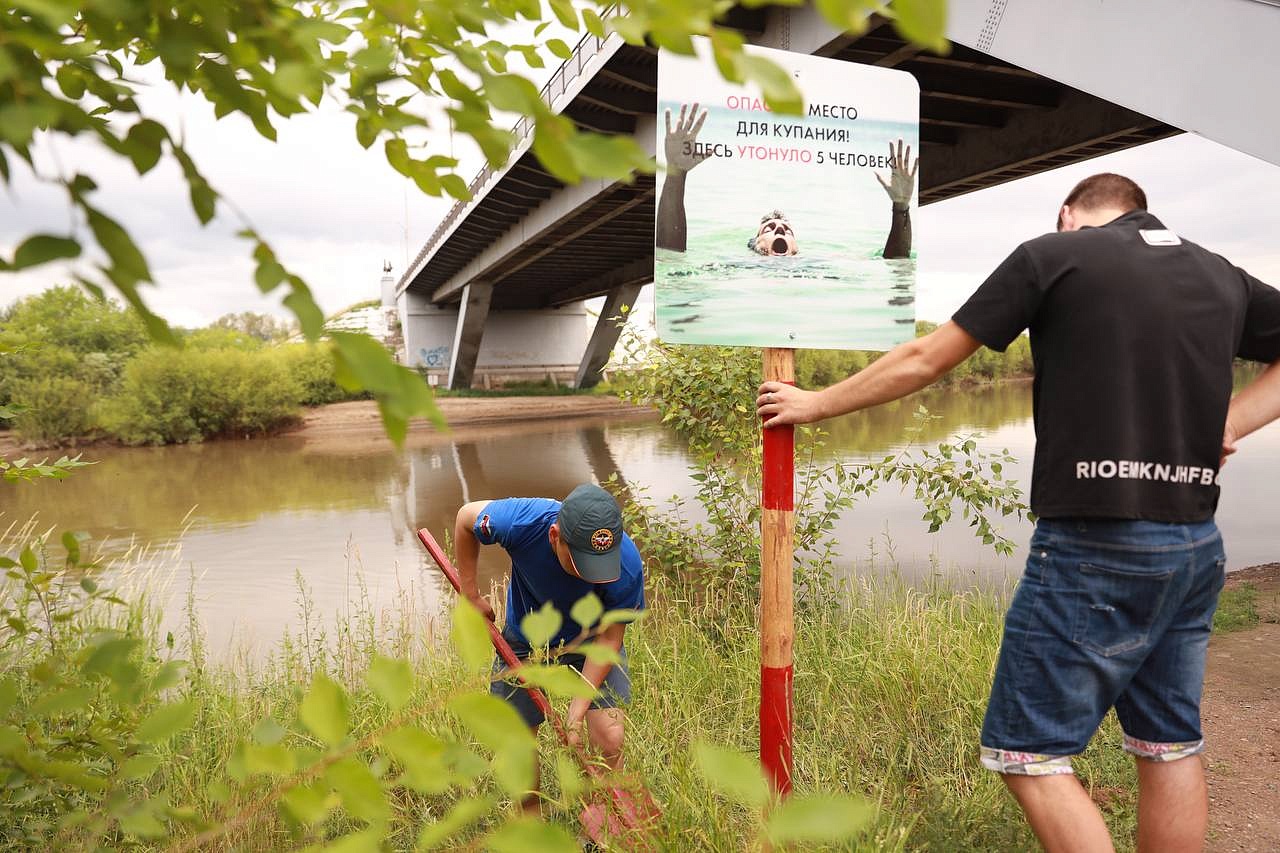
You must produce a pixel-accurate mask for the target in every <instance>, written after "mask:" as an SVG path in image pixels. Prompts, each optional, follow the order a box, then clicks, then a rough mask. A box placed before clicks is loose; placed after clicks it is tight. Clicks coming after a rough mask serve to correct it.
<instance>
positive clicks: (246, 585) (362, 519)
mask: <svg viewBox="0 0 1280 853" xmlns="http://www.w3.org/2000/svg"><path fill="white" fill-rule="evenodd" d="M920 403H923V404H924V405H925V406H926V407H928V408H929V409H930V410H931V411H932V412H933V413H934V414H936V415H939V416H940V417H939V418H938V419H936V420H934V421H932V422H931V423H930V424H929V426H928V427H927V430H926V432H925V433H924V434H923V435H922V436H921V437H920V439H919V440H920V441H921V442H927V443H936V442H938V441H940V440H944V439H948V438H954V437H955V436H957V435H962V434H968V433H972V432H980V433H982V438H981V439H980V440H979V445H980V446H981V447H983V448H986V449H1004V448H1007V449H1008V450H1009V451H1010V452H1011V453H1012V454H1013V455H1014V456H1015V457H1016V458H1017V460H1018V461H1017V464H1015V465H1012V466H1008V467H1006V468H1005V474H1006V475H1007V476H1008V477H1010V478H1011V479H1014V480H1016V481H1017V482H1018V483H1019V484H1020V485H1021V486H1022V487H1023V488H1024V489H1025V488H1026V487H1027V486H1028V485H1029V477H1030V461H1031V453H1032V447H1033V439H1034V434H1033V430H1032V425H1031V392H1030V385H1029V384H1024V383H1008V384H1004V385H998V386H993V387H988V388H979V389H973V390H964V391H952V390H945V389H944V390H936V391H930V392H925V393H924V394H921V395H918V396H917V397H913V398H911V399H909V400H906V401H900V402H898V403H896V404H890V405H888V406H883V407H880V408H879V409H876V410H873V411H870V412H863V413H859V414H856V415H850V416H848V417H845V418H841V419H839V420H836V421H833V422H831V423H830V424H829V425H828V426H829V429H830V432H831V438H830V441H829V444H828V447H827V448H826V450H825V452H826V453H828V454H829V455H830V456H832V457H838V458H840V459H844V460H847V461H858V460H865V459H875V458H881V457H883V456H884V455H885V454H886V453H887V452H889V451H890V450H892V449H894V448H898V447H901V446H902V444H903V441H904V430H905V429H906V428H907V427H909V426H911V424H912V413H913V412H914V410H915V408H916V406H917V405H918V404H920ZM86 458H92V459H94V460H96V462H97V464H95V465H93V466H92V467H90V468H85V469H82V470H81V471H78V472H76V473H75V474H74V476H73V477H71V478H70V479H68V480H65V481H61V482H52V481H49V482H41V483H36V484H28V485H16V486H10V487H8V488H6V489H4V490H3V503H0V529H2V528H3V527H5V526H8V525H10V524H13V523H17V524H21V523H23V522H25V521H27V520H28V519H30V518H31V517H32V516H37V517H38V519H39V524H40V526H41V527H42V528H49V527H53V528H56V529H58V530H62V529H74V530H77V531H84V532H86V533H88V534H89V536H90V537H91V539H92V540H93V542H94V545H95V547H96V548H97V549H98V551H99V553H101V554H102V555H103V556H104V557H106V558H108V559H115V560H116V561H117V562H121V563H124V564H126V565H130V566H134V567H135V568H134V570H133V571H134V574H135V575H146V577H147V582H148V583H149V584H150V585H151V586H152V587H153V588H155V589H156V590H157V593H156V600H157V603H158V604H159V606H160V608H161V609H162V611H163V613H164V622H165V624H166V626H167V627H169V628H176V627H177V626H179V625H180V624H181V623H182V620H183V612H184V605H185V603H186V601H187V598H188V595H189V594H190V596H191V601H192V602H193V604H194V608H195V611H196V613H197V615H198V617H199V619H200V621H201V624H202V626H203V629H204V631H205V634H206V636H207V640H208V643H209V647H210V650H211V651H212V653H213V654H214V655H215V656H219V657H223V656H228V655H230V656H237V655H247V656H249V657H257V656H258V655H260V654H261V653H262V651H263V650H264V649H269V648H271V647H272V646H273V645H274V644H275V643H276V642H277V641H278V640H279V638H280V637H281V635H282V634H283V633H284V632H287V631H293V632H296V631H297V629H298V626H299V625H300V624H301V622H302V621H303V619H304V618H306V619H311V620H318V621H319V623H320V624H325V625H329V626H332V625H333V624H334V619H335V617H337V618H339V619H341V618H342V617H344V616H346V615H348V614H349V613H350V612H351V611H352V608H353V607H355V606H356V605H355V602H357V601H358V600H360V598H361V597H366V598H367V601H368V604H369V606H370V607H371V609H372V610H373V611H375V612H379V613H384V614H388V615H390V614H393V613H395V612H397V611H399V612H403V611H405V610H406V609H407V610H409V611H410V612H412V613H414V614H418V615H422V616H429V615H430V614H433V613H436V612H438V611H439V608H440V602H441V601H443V600H444V598H443V590H442V589H441V586H442V583H443V581H442V579H441V578H440V576H439V575H438V573H436V572H433V571H431V570H430V568H431V567H430V565H429V561H428V560H427V559H426V557H425V555H424V553H423V551H422V548H421V546H420V545H419V544H418V542H417V540H416V539H415V537H414V533H413V532H414V530H416V529H417V528H418V527H424V526H425V527H429V528H430V529H431V530H432V531H433V532H435V533H436V535H437V536H439V535H440V534H442V533H443V532H444V531H445V530H448V529H451V527H452V519H453V514H454V512H456V510H457V508H458V506H459V505H461V504H462V503H464V502H466V501H468V500H475V499H482V498H491V497H502V496H507V495H547V496H563V495H564V494H565V493H566V492H568V491H569V489H571V488H572V487H573V486H574V485H575V484H577V483H579V482H582V481H584V480H591V479H596V480H604V479H606V478H607V477H609V475H610V474H613V473H617V474H618V475H619V476H620V477H622V478H623V479H624V480H626V482H627V483H629V484H631V485H633V486H637V487H644V488H645V489H646V490H647V492H648V495H649V497H650V498H663V497H666V496H669V495H681V496H686V497H687V496H691V495H692V494H693V489H694V483H693V482H692V481H691V480H690V479H689V477H688V471H687V469H686V465H687V457H686V455H685V452H684V449H683V446H682V444H681V442H680V441H679V440H678V439H677V438H676V437H674V436H673V435H672V434H671V433H670V432H669V431H667V430H665V429H664V428H662V427H661V426H660V425H658V424H657V422H656V419H654V418H652V417H622V418H611V419H601V418H594V419H581V420H568V421H566V420H554V421H535V422H524V423H519V424H511V425H506V426H500V427H477V428H459V429H457V430H455V432H454V433H453V434H451V435H449V436H439V437H433V438H432V439H430V440H428V441H427V442H426V443H425V444H424V445H420V446H415V447H413V448H412V449H409V450H406V451H403V452H401V453H396V452H393V451H390V450H383V449H377V448H376V447H375V446H371V445H369V444H367V443H355V442H353V443H352V444H351V446H350V447H347V446H346V445H344V444H343V443H342V442H341V441H326V442H322V443H319V444H308V443H307V442H306V441H305V440H303V439H302V438H299V437H296V436H284V437H278V438H269V439H257V440H248V441H222V442H210V443H207V444H198V445H186V446H172V447H159V448H107V447H103V448H93V449H92V450H91V451H89V452H88V453H86ZM1222 482H1223V499H1222V504H1221V506H1220V508H1219V513H1218V520H1219V524H1220V526H1221V527H1222V530H1223V534H1224V536H1225V537H1226V542H1227V554H1228V561H1229V568H1231V569H1235V568H1242V567H1244V566H1248V565H1254V564H1257V563H1264V562H1270V561H1273V560H1277V559H1280V540H1278V539H1277V537H1276V535H1275V532H1274V530H1273V528H1272V527H1271V525H1272V524H1273V523H1274V521H1273V516H1272V515H1271V511H1269V510H1266V509H1265V508H1266V507H1274V506H1276V505H1277V503H1280V428H1273V429H1271V430H1264V431H1263V432H1261V433H1259V434H1257V435H1255V436H1252V437H1250V438H1249V439H1247V440H1246V441H1245V442H1244V443H1243V444H1242V450H1241V452H1240V454H1239V455H1238V456H1237V457H1235V458H1234V459H1233V460H1232V462H1231V463H1230V464H1229V465H1228V466H1227V467H1226V469H1225V471H1224V472H1223V475H1222ZM921 512H922V509H921V508H920V506H919V505H918V504H917V503H916V502H915V501H914V499H913V498H912V497H911V495H910V494H904V493H901V492H900V491H899V490H898V489H897V488H896V487H885V488H882V489H881V490H880V492H879V493H877V494H876V495H874V496H872V497H871V498H869V499H866V500H864V501H862V502H860V503H859V504H857V505H856V506H855V508H854V509H853V510H852V511H850V512H849V513H848V514H847V515H846V516H845V517H844V518H842V519H841V520H840V522H839V525H838V528H837V535H838V538H839V541H840V558H839V561H838V562H839V565H838V569H839V571H841V572H844V573H853V572H861V573H866V572H897V573H899V574H901V575H902V576H903V577H905V578H906V579H907V580H909V581H910V582H913V583H922V582H925V581H926V580H927V579H928V578H929V577H930V576H931V575H940V576H943V577H945V578H946V579H947V580H948V581H949V582H952V583H957V584H960V585H973V584H977V585H983V586H992V585H997V586H998V585H1002V584H1005V583H1007V582H1008V581H1009V580H1011V579H1013V578H1016V577H1017V574H1018V573H1019V571H1020V569H1021V560H1022V556H1023V555H1022V551H1021V548H1022V546H1023V545H1024V544H1025V541H1026V539H1027V537H1028V536H1029V533H1030V525H1029V524H1028V523H1026V522H1025V521H1024V522H1017V521H1014V520H1011V519H1006V520H1005V522H1004V524H1003V526H1002V528H1001V529H1002V530H1003V531H1004V532H1005V533H1006V534H1007V535H1009V536H1010V537H1012V538H1013V539H1014V540H1015V541H1016V542H1017V543H1018V544H1019V551H1018V552H1017V553H1015V555H1014V557H1012V558H1004V557H1000V556H998V555H996V554H995V553H994V552H993V551H992V550H991V548H990V547H988V546H984V545H982V543H981V542H979V541H978V540H977V539H976V538H974V536H973V535H972V533H971V531H970V529H969V528H968V527H966V526H965V523H964V522H963V521H961V520H958V519H957V520H956V521H954V522H952V524H951V525H950V526H948V527H947V528H944V529H943V530H942V531H940V532H939V533H936V534H929V533H928V532H927V526H926V525H925V524H924V523H923V522H921V521H920V515H921ZM484 552H485V553H484V554H483V559H482V566H481V568H482V572H483V573H484V575H485V576H486V577H487V578H494V577H497V576H498V575H499V574H501V572H502V570H503V569H504V567H505V566H504V563H503V561H502V554H501V551H500V549H497V548H487V549H484ZM122 558H124V559H122ZM302 588H305V589H306V590H307V591H308V592H307V598H308V599H309V604H308V605H307V609H306V613H304V607H303V603H302V600H303V597H302V594H301V592H300V590H301V589H302Z"/></svg>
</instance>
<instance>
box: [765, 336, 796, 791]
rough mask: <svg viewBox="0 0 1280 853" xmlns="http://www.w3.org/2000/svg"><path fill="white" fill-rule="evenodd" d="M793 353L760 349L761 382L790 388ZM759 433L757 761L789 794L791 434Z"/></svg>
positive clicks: (780, 429) (787, 431)
mask: <svg viewBox="0 0 1280 853" xmlns="http://www.w3.org/2000/svg"><path fill="white" fill-rule="evenodd" d="M795 355H796V351H795V350H793V349H782V348H776V347H770V348H766V349H765V351H764V378H765V380H766V381H768V380H776V381H778V382H785V383H787V384H789V385H794V384H795V381H796V373H795ZM763 432H764V476H763V483H762V490H761V510H762V512H761V514H760V540H761V552H760V763H761V764H763V765H764V768H765V772H766V774H768V776H769V780H770V781H771V782H772V783H773V789H774V790H775V791H776V792H777V793H778V794H779V795H780V796H785V795H787V794H789V793H790V792H791V707H792V700H791V681H792V659H791V646H792V641H793V639H794V637H795V626H794V624H793V616H792V592H791V575H792V558H793V551H794V548H795V545H794V541H793V540H794V535H795V430H794V428H793V427H791V426H789V425H788V426H782V427H775V428H774V429H766V430H764V431H763Z"/></svg>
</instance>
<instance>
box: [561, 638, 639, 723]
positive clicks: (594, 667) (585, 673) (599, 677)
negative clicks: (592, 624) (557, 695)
mask: <svg viewBox="0 0 1280 853" xmlns="http://www.w3.org/2000/svg"><path fill="white" fill-rule="evenodd" d="M626 627H627V626H626V625H623V624H614V625H610V626H609V627H608V628H605V629H604V630H603V631H601V632H600V633H599V634H598V635H597V636H596V638H595V639H594V640H593V642H595V643H596V644H598V645H601V646H607V647H608V648H611V649H613V650H614V651H615V652H619V651H621V650H622V634H623V631H624V630H625V629H626ZM611 669H613V664H611V663H608V662H597V661H593V660H588V661H587V662H586V663H584V664H583V665H582V677H583V678H585V679H586V680H587V681H588V682H590V683H591V686H592V687H594V688H595V689H596V692H599V691H600V685H601V684H604V680H605V678H607V677H608V675H609V670H611ZM590 709H591V700H590V699H582V698H575V699H573V700H572V701H571V702H570V703H569V713H568V715H567V719H566V720H565V728H566V729H567V730H568V731H569V732H571V733H576V732H577V729H578V726H580V725H582V722H583V720H585V719H586V718H587V711H589V710H590Z"/></svg>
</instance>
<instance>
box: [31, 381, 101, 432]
mask: <svg viewBox="0 0 1280 853" xmlns="http://www.w3.org/2000/svg"><path fill="white" fill-rule="evenodd" d="M13 390H14V399H15V401H17V402H18V403H20V404H21V406H22V407H23V408H22V410H21V411H20V412H19V414H18V417H17V418H16V419H15V422H14V426H15V428H16V429H17V431H18V434H19V435H20V436H22V438H23V439H25V440H27V441H32V442H35V443H37V444H57V443H59V442H63V441H66V440H67V439H71V438H76V437H78V436H82V435H86V434H88V433H89V432H90V431H91V430H92V429H93V418H92V416H91V414H90V408H91V406H92V405H93V400H94V394H93V388H92V387H91V386H90V385H89V384H88V383H87V382H84V381H83V380H80V379H75V378H73V377H70V376H42V377H40V378H39V379H30V380H25V381H22V382H19V383H17V384H16V385H15V386H14V389H13Z"/></svg>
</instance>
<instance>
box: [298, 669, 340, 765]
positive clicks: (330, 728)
mask: <svg viewBox="0 0 1280 853" xmlns="http://www.w3.org/2000/svg"><path fill="white" fill-rule="evenodd" d="M298 719H299V721H301V722H302V724H303V725H304V726H306V727H307V730H308V731H310V732H311V733H312V734H313V735H315V736H316V737H318V738H320V740H321V741H323V742H324V743H325V744H327V745H328V746H331V747H332V746H337V745H338V744H340V743H342V741H343V740H345V739H346V737H347V731H348V730H349V728H350V726H351V722H350V720H349V718H348V716H347V694H346V693H345V692H344V691H343V689H342V688H341V687H340V686H339V685H338V684H337V683H336V682H334V681H333V680H331V679H330V678H328V677H327V676H325V675H323V674H321V673H316V676H315V677H314V678H313V679H312V680H311V689H310V690H308V691H307V695H306V696H303V697H302V702H301V703H300V704H299V705H298Z"/></svg>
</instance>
